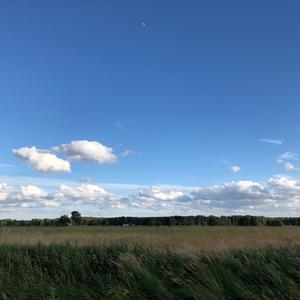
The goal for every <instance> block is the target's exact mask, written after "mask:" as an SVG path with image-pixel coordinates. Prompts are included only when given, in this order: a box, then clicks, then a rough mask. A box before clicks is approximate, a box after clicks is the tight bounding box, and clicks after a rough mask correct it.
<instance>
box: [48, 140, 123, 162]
mask: <svg viewBox="0 0 300 300" xmlns="http://www.w3.org/2000/svg"><path fill="white" fill-rule="evenodd" d="M53 151H55V152H62V153H64V154H65V155H66V156H67V158H68V159H69V160H74V161H91V162H98V163H100V164H104V163H115V162H116V161H117V156H116V155H115V154H114V153H113V150H112V148H109V147H107V146H105V145H103V144H101V143H99V142H96V141H87V140H81V141H72V142H71V143H69V144H62V145H60V146H58V147H54V148H53Z"/></svg>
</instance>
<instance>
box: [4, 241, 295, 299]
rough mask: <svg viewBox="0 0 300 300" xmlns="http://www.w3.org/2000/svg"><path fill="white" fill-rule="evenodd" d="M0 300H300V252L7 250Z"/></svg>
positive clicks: (117, 247)
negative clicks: (213, 252)
mask: <svg viewBox="0 0 300 300" xmlns="http://www.w3.org/2000/svg"><path fill="white" fill-rule="evenodd" d="M0 290H1V292H0V299H134V300H136V299H164V300H165V299H300V247H299V246H289V247H281V248H280V247H279V248H278V247H277V248H265V249H261V250H259V249H255V250H245V249H244V250H231V251H229V252H226V253H225V254H221V253H218V254H213V255H212V254H211V255H207V254H204V253H198V254H193V255H189V254H182V253H177V252H174V251H170V250H164V251H157V250H154V249H153V248H151V247H145V246H141V245H135V246H129V245H128V243H125V242H114V243H112V244H106V245H95V246H83V247H79V246H74V245H58V244H57V245H42V244H37V245H23V246H20V245H1V246H0Z"/></svg>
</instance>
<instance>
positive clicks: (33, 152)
mask: <svg viewBox="0 0 300 300" xmlns="http://www.w3.org/2000/svg"><path fill="white" fill-rule="evenodd" d="M13 153H14V155H15V156H17V157H19V158H21V159H23V160H25V161H26V162H27V163H28V164H29V165H30V166H31V167H32V168H34V169H35V170H37V171H39V172H42V173H56V172H67V173H69V172H71V165H70V163H69V162H68V161H66V160H63V159H61V158H58V157H57V156H56V155H54V154H52V153H49V152H48V151H47V150H41V149H37V148H36V147H35V146H33V147H31V148H29V147H23V148H19V149H13Z"/></svg>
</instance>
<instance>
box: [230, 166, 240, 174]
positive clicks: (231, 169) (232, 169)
mask: <svg viewBox="0 0 300 300" xmlns="http://www.w3.org/2000/svg"><path fill="white" fill-rule="evenodd" d="M228 171H229V172H230V173H239V172H240V171H241V168H240V167H239V166H232V167H230V168H229V169H228Z"/></svg>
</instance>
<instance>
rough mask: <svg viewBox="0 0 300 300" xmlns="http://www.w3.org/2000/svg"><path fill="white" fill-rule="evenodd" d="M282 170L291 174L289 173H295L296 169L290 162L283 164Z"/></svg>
mask: <svg viewBox="0 0 300 300" xmlns="http://www.w3.org/2000/svg"><path fill="white" fill-rule="evenodd" d="M284 168H285V170H286V171H288V172H291V171H297V170H298V169H297V168H296V167H295V166H294V165H293V164H292V163H290V162H286V163H284Z"/></svg>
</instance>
